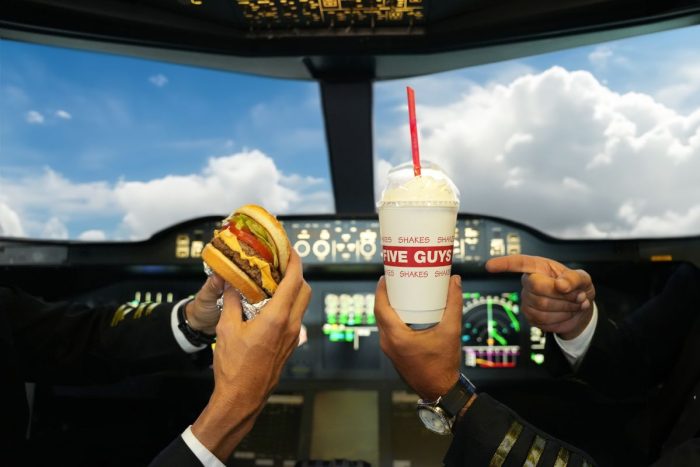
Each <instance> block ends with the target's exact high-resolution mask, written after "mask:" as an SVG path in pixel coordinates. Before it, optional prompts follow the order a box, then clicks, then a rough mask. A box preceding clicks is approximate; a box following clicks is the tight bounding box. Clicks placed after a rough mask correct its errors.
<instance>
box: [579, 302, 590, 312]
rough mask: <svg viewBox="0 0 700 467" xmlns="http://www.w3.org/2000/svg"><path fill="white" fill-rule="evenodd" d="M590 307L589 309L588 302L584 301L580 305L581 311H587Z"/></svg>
mask: <svg viewBox="0 0 700 467" xmlns="http://www.w3.org/2000/svg"><path fill="white" fill-rule="evenodd" d="M590 307H591V302H589V301H588V300H586V301H585V302H583V303H582V304H581V309H582V310H587V309H589V308H590Z"/></svg>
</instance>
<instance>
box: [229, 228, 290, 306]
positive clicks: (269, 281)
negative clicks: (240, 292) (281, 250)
mask: <svg viewBox="0 0 700 467" xmlns="http://www.w3.org/2000/svg"><path fill="white" fill-rule="evenodd" d="M218 235H219V238H221V240H223V241H224V243H226V245H227V246H228V247H229V248H230V249H232V250H233V251H235V252H236V253H238V254H239V255H241V258H243V259H244V260H245V261H248V264H250V265H251V266H255V267H257V268H258V269H260V278H261V279H262V286H263V289H265V290H266V291H267V292H269V293H270V294H273V293H275V290H277V282H275V280H274V279H273V278H272V272H271V271H270V263H268V262H267V261H265V260H262V259H260V258H257V257H255V256H248V255H247V254H246V252H245V251H243V248H241V244H240V243H239V242H238V238H236V236H235V235H233V234H232V233H231V231H230V230H228V229H224V230H220V231H219V232H218Z"/></svg>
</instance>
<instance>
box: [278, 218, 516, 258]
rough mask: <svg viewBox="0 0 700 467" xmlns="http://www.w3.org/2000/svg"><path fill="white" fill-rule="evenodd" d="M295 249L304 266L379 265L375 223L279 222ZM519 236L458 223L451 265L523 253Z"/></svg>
mask: <svg viewBox="0 0 700 467" xmlns="http://www.w3.org/2000/svg"><path fill="white" fill-rule="evenodd" d="M282 223H283V225H284V227H285V229H286V230H287V233H288V235H289V238H290V240H291V241H292V244H293V246H294V249H295V250H296V251H297V253H299V256H301V257H302V259H303V261H304V263H307V264H328V263H340V264H352V263H375V262H381V260H382V258H381V245H380V240H379V222H378V221H376V220H349V221H342V220H335V221H322V220H319V221H282ZM521 238H522V234H521V232H520V231H518V230H517V229H514V228H508V227H507V226H505V225H503V224H500V223H497V222H493V221H489V220H486V219H480V218H473V219H469V218H465V219H459V220H458V221H457V225H456V227H455V242H454V250H453V261H454V262H465V263H469V262H474V263H478V262H482V261H485V260H486V259H488V258H489V257H492V256H502V255H505V254H519V253H521V252H522V240H521Z"/></svg>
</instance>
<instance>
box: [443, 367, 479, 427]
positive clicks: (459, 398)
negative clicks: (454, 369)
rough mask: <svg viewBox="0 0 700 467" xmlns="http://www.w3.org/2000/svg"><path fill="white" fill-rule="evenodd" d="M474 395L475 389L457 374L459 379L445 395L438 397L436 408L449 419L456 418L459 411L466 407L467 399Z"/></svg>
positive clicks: (463, 377) (467, 380)
mask: <svg viewBox="0 0 700 467" xmlns="http://www.w3.org/2000/svg"><path fill="white" fill-rule="evenodd" d="M475 393H476V387H474V385H473V384H472V382H471V381H469V379H468V378H467V377H466V376H464V375H463V374H461V373H460V374H459V379H458V380H457V382H456V383H455V385H454V386H452V388H451V389H450V390H449V391H447V394H445V395H444V396H442V397H440V399H439V400H438V406H439V407H440V408H441V409H443V410H444V411H445V412H446V413H447V415H448V416H449V417H451V418H454V417H456V416H457V415H458V414H459V412H460V410H462V408H463V407H464V406H465V405H467V402H469V399H470V398H471V397H472V396H473V395H474V394H475Z"/></svg>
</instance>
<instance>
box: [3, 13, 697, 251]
mask: <svg viewBox="0 0 700 467" xmlns="http://www.w3.org/2000/svg"><path fill="white" fill-rule="evenodd" d="M699 43H700V28H698V27H692V28H685V29H681V30H676V31H669V32H664V33H658V34H654V35H649V36H639V37H636V38H630V39H626V40H622V41H616V42H613V43H608V44H599V45H593V46H587V47H581V48H577V49H571V50H566V51H560V52H554V53H549V54H544V55H539V56H533V57H526V58H523V59H519V60H512V61H508V62H502V63H494V64H489V65H484V66H479V67H472V68H468V69H463V70H457V71H453V72H448V73H441V74H436V75H432V76H427V77H419V78H414V79H410V80H398V81H392V82H386V83H379V84H377V85H376V86H375V158H376V160H377V164H378V165H377V173H378V179H381V176H382V174H383V173H384V172H385V171H386V168H387V167H388V166H390V165H392V164H396V163H398V162H401V161H403V160H404V158H406V157H408V156H407V154H408V150H407V145H408V135H407V132H406V131H405V125H406V112H405V94H404V88H405V86H406V85H407V84H408V85H412V86H413V87H414V88H415V89H416V92H417V101H418V106H419V115H418V118H419V124H420V125H421V136H422V144H423V147H424V151H432V153H431V155H434V156H435V159H436V160H438V161H441V162H442V163H443V164H444V165H446V166H448V167H451V168H454V169H457V168H458V167H459V166H460V164H463V163H466V162H465V161H467V160H470V161H471V162H469V165H468V166H466V167H463V169H464V170H461V169H460V170H458V171H457V172H456V173H458V174H459V177H464V179H461V178H459V177H457V176H456V175H454V174H453V176H455V177H457V178H458V179H457V180H456V181H457V182H458V185H460V187H463V188H462V191H463V193H468V194H469V195H470V196H469V199H468V200H466V201H467V202H464V201H463V204H462V206H463V208H465V210H468V211H470V212H482V213H487V214H495V215H501V216H504V217H508V218H512V219H515V220H519V221H522V222H526V223H529V224H533V225H534V226H536V227H540V228H542V229H543V230H545V231H548V232H550V233H554V234H559V235H563V236H588V237H590V236H609V235H612V236H627V235H632V236H634V235H662V234H663V232H665V231H673V232H675V233H677V232H678V231H679V228H680V229H681V230H682V232H681V233H683V232H685V231H687V232H690V233H693V232H694V233H698V232H700V203H696V204H697V206H696V204H693V203H691V204H688V203H686V204H683V203H680V204H679V202H678V200H677V199H676V198H668V199H665V200H664V202H665V204H660V203H658V202H656V201H655V200H651V199H646V198H644V195H643V194H640V193H639V192H637V191H635V189H634V187H633V184H632V183H630V187H629V188H628V189H627V190H626V191H624V190H622V191H620V193H619V194H618V195H617V196H616V197H615V196H612V195H611V196H610V197H608V198H605V199H602V198H600V195H599V193H600V191H606V190H605V188H604V187H598V188H596V186H597V183H602V182H597V181H596V180H613V179H614V178H612V177H613V175H614V174H613V172H612V170H613V168H615V165H616V164H618V163H619V164H622V161H623V160H628V159H626V158H628V157H631V156H629V155H628V154H627V153H624V154H622V155H619V154H618V153H619V150H617V149H614V148H613V146H615V145H618V146H619V144H618V143H619V142H620V141H624V142H625V144H626V145H627V146H628V147H630V148H633V149H630V151H632V152H634V153H635V154H647V152H648V151H647V152H645V149H644V148H647V146H649V147H651V146H650V145H652V143H653V144H654V148H655V152H654V154H663V153H666V152H668V153H669V154H677V155H678V157H677V158H676V159H674V161H676V162H674V163H675V164H681V163H682V164H686V165H687V164H696V163H697V161H698V159H700V154H698V153H697V151H696V146H695V140H694V139H693V134H694V133H693V132H694V131H695V130H696V118H695V117H694V113H695V112H696V111H697V109H698V108H699V107H700V50H699V49H698V48H696V47H693V44H699ZM557 70H559V71H557ZM578 71H585V72H587V74H584V75H581V74H576V73H577V72H578ZM538 86H539V87H538ZM542 86H551V89H552V92H551V93H549V92H539V91H538V89H540V88H541V87H542ZM573 89H577V90H578V91H572V90H573ZM530 92H531V93H532V94H528V93H530ZM586 96H589V97H591V98H590V99H588V97H586ZM0 99H1V102H2V106H0V227H1V228H2V229H3V231H4V232H5V233H6V234H7V233H9V234H12V235H22V236H32V237H56V238H66V237H68V238H85V239H98V240H99V239H111V238H115V239H117V238H120V239H121V238H143V237H146V236H148V235H150V234H152V233H153V232H154V231H156V230H158V229H160V228H163V227H166V226H168V225H170V224H172V223H174V222H177V221H180V220H183V219H184V218H186V217H192V216H195V215H205V214H225V213H226V211H227V210H228V209H230V208H231V207H235V205H236V204H237V203H241V202H248V201H257V202H267V203H268V204H269V206H268V207H270V208H271V209H272V210H274V211H276V212H278V213H286V212H329V211H331V210H332V195H331V188H330V182H329V172H328V164H327V155H326V145H325V139H324V130H323V126H322V116H321V108H320V101H319V92H318V87H317V85H316V84H315V83H310V82H301V81H285V80H278V79H268V78H261V77H256V76H247V75H240V74H234V73H228V72H221V71H214V70H208V69H197V68H191V67H184V66H177V65H172V64H167V63H161V62H154V61H146V60H139V59H133V58H127V57H121V56H113V55H103V54H94V53H88V52H82V51H75V50H67V49H57V48H51V47H44V46H37V45H31V44H24V43H17V42H12V41H0ZM534 99H539V101H537V102H535V101H534ZM482 105H483V106H484V109H485V112H486V113H488V112H489V109H496V108H498V109H500V110H499V112H500V113H498V114H497V115H496V117H494V120H493V122H492V123H491V124H490V125H489V126H488V128H481V129H480V130H479V134H478V135H476V134H474V135H471V136H470V130H471V129H473V128H477V127H479V125H480V124H481V123H482V121H481V120H482V119H480V118H477V117H474V116H469V114H470V109H473V108H474V106H482ZM608 107H611V109H612V110H611V109H608ZM630 108H634V109H636V110H635V111H634V112H633V111H630V110H629V109H630ZM601 109H602V110H601ZM555 110H556V112H558V113H554V112H555ZM494 112H495V110H494ZM540 113H541V115H540ZM599 114H600V115H603V117H601V116H600V115H599ZM511 115H521V119H520V121H518V122H510V119H509V117H510V116H511ZM552 115H554V116H552ZM643 115H648V118H647V119H646V120H644V121H643V120H641V118H642V117H641V116H643ZM699 115H700V114H699ZM529 116H533V119H534V117H535V116H536V117H537V119H539V120H538V121H541V122H544V123H542V125H539V126H538V125H534V123H533V121H534V120H531V119H530V118H529ZM601 118H602V119H603V120H604V125H603V126H601V127H600V128H599V125H598V123H599V122H600V120H601ZM567 119H569V120H571V121H572V122H574V123H572V125H571V127H564V126H562V124H561V122H560V121H561V120H563V121H566V120H567ZM621 121H622V122H623V123H620V122H621ZM508 125H510V126H508ZM501 126H503V127H507V128H508V130H507V131H505V130H504V131H498V127H501ZM579 128H581V131H580V132H579V131H578V129H579ZM620 128H628V129H629V128H634V130H632V133H630V132H629V131H628V132H627V133H625V132H624V131H623V130H620ZM669 128H670V130H669ZM678 128H680V129H678ZM625 131H626V130H625ZM451 132H452V133H451ZM667 133H668V134H669V135H670V136H669V137H668V138H667V139H663V141H661V140H658V138H657V139H654V138H656V137H657V136H658V135H659V134H667ZM579 134H580V135H585V138H582V139H581V140H580V141H577V139H578V136H577V135H579ZM445 135H452V136H450V138H451V139H450V140H449V141H450V142H449V143H445ZM465 135H466V136H465ZM567 135H568V136H567ZM611 135H612V136H611ZM655 135H656V136H655ZM477 136H478V138H477ZM470 137H471V138H472V139H469V138H470ZM513 138H515V139H513ZM698 138H700V136H699V137H698ZM477 139H478V144H479V151H480V153H479V154H478V158H477V159H474V160H471V159H470V158H471V157H476V155H473V154H472V152H474V151H475V150H474V144H476V142H477ZM652 140H653V141H652ZM553 141H554V142H555V143H552V142H553ZM650 141H651V142H650ZM659 141H661V142H659ZM523 143H526V144H525V145H523ZM553 144H554V145H556V146H557V148H556V151H554V152H556V153H557V154H562V155H565V154H570V155H572V156H571V157H570V158H569V159H567V160H570V161H572V162H571V164H573V161H574V160H575V157H574V155H575V154H578V153H579V152H581V151H580V149H581V147H582V146H586V151H587V152H586V154H587V156H586V157H588V158H589V159H591V161H592V160H593V159H595V158H596V157H597V158H598V159H596V161H598V162H595V163H593V162H591V161H588V162H586V160H584V159H581V161H578V162H577V163H578V164H579V167H578V168H572V165H571V164H569V165H566V164H564V163H563V162H562V163H561V164H559V165H561V167H560V169H561V172H551V173H549V172H547V171H546V170H539V169H538V164H548V159H547V158H548V157H552V152H553V151H552V146H553ZM528 145H529V146H528ZM659 145H667V146H664V147H665V148H667V149H668V151H665V149H663V148H661V146H659ZM525 146H528V147H529V149H527V151H525V149H523V148H525ZM618 146H615V147H618ZM516 147H517V148H519V149H518V151H520V152H518V153H517V154H518V155H516V152H517V151H516V152H513V151H515V149H514V148H516ZM699 147H700V146H699ZM484 148H490V149H488V151H492V153H490V152H488V151H487V150H485V149H484ZM503 148H505V149H503ZM601 148H603V149H601ZM611 148H612V149H611ZM640 148H641V149H640ZM659 148H661V149H659ZM678 148H680V149H678ZM523 151H524V152H523ZM601 151H602V152H601ZM615 151H618V152H615ZM511 152H512V154H511ZM531 153H532V154H535V153H536V154H538V156H537V157H538V159H534V156H533V159H532V160H531V159H528V157H530V155H531ZM516 157H519V159H517V158H516ZM562 157H563V156H562ZM581 157H583V156H581ZM645 157H646V156H645ZM654 157H656V156H648V157H647V158H646V159H644V160H643V161H644V164H642V168H644V167H646V165H648V169H649V170H651V168H652V167H655V165H654V164H657V163H658V164H660V165H659V166H660V167H664V161H663V160H660V161H656V162H655V161H654V160H653V158H654ZM499 158H500V159H499ZM494 160H495V161H497V162H498V163H499V164H500V165H495V166H491V165H488V164H487V163H486V162H487V161H494ZM630 160H632V159H630ZM639 160H641V159H639ZM680 160H682V161H681V162H677V161H680ZM600 161H603V162H600ZM688 161H690V162H688ZM599 162H600V163H599ZM528 164H530V165H528ZM596 164H597V165H596ZM628 165H629V163H628ZM603 166H605V167H608V169H606V170H608V172H604V171H602V172H601V170H602V169H601V167H603ZM221 167H225V168H226V170H230V171H231V173H230V174H229V173H227V174H223V175H222V174H221V173H215V172H217V171H221ZM243 168H245V169H246V170H243ZM248 169H249V170H248ZM479 170H482V171H483V172H479ZM616 170H619V169H616ZM496 172H498V173H501V174H505V175H504V178H502V179H501V178H498V176H496ZM545 172H547V173H548V175H547V176H548V177H549V178H547V179H546V180H539V181H538V182H537V186H535V181H536V180H537V177H539V176H541V175H542V174H543V173H545ZM584 172H585V173H584ZM593 172H595V174H592V173H593ZM687 172H688V167H679V168H678V170H677V173H676V172H674V173H672V174H669V180H668V183H669V186H679V185H678V184H679V183H681V182H682V181H683V180H681V179H682V178H683V177H684V175H683V174H684V173H687ZM645 173H647V172H645V170H644V169H643V170H642V171H641V172H640V175H639V176H640V177H643V176H645ZM261 174H263V175H261ZM265 174H270V176H266V175H265ZM467 174H468V175H467ZM492 175H493V178H492V179H491V178H489V177H491V176H492ZM474 176H476V177H478V178H479V179H483V180H486V181H487V182H489V183H490V185H488V186H487V185H485V186H484V187H483V189H484V190H486V191H484V199H486V198H489V199H492V202H491V201H489V202H486V201H484V202H480V200H481V199H482V197H481V194H480V193H481V192H478V191H474V190H476V188H475V187H476V186H477V185H478V184H474V183H472V182H471V181H470V180H471V178H470V177H474ZM246 177H247V178H246ZM260 177H263V178H264V180H262V181H261V180H260ZM256 180H257V182H256ZM555 181H556V183H554V182H555ZM378 183H380V182H379V181H378ZM562 183H563V184H564V186H566V187H568V188H571V187H572V186H574V187H578V189H579V192H578V194H577V195H576V198H572V200H573V202H575V203H577V206H578V205H580V207H581V209H583V211H582V212H583V213H585V214H586V215H587V216H590V219H591V220H590V222H579V221H578V220H577V219H576V218H574V217H571V218H570V217H567V216H566V215H565V212H566V209H565V207H561V209H558V208H557V209H553V212H552V213H551V215H550V216H549V217H544V218H538V217H537V216H530V215H529V214H528V211H532V210H533V209H531V207H534V206H537V205H538V203H542V202H546V200H547V199H549V198H548V196H552V192H551V191H550V192H547V191H546V190H544V188H542V187H545V186H546V187H549V188H548V189H549V190H558V189H560V188H561V186H559V185H561V184H562ZM688 183H691V182H690V181H688ZM557 184H559V185H557ZM696 184H697V183H696ZM581 187H584V188H585V189H586V190H588V191H586V190H583V189H582V188H581ZM188 190H190V191H189V194H188V196H186V198H184V199H183V196H184V192H186V191H188ZM234 190H235V193H232V192H233V191H234ZM491 190H495V191H496V193H497V194H498V195H497V196H494V194H493V193H492V191H491ZM513 190H515V191H517V190H521V191H522V192H518V193H516V192H515V191H513ZM582 190H583V191H582ZM584 192H585V193H587V194H586V195H584V194H583V193H584ZM270 193H273V195H272V196H270V195H269V194H270ZM694 194H695V192H693V195H694ZM557 195H560V193H557ZM698 195H699V196H698V199H699V200H700V193H698ZM266 196H267V197H266ZM572 196H573V195H572ZM582 196H586V197H587V198H586V199H587V200H588V201H585V202H582V201H580V200H581V198H582ZM514 197H515V198H516V199H518V200H525V201H522V203H530V204H521V205H519V207H518V209H517V210H514V208H513V207H512V206H513V204H514V202H513V199H514ZM559 197H560V196H559ZM685 198H689V195H688V193H686V194H685ZM692 198H693V196H690V199H691V200H692ZM212 199H221V201H219V202H218V204H214V203H212V202H211V200H212ZM197 203H199V204H197ZM516 204H517V203H516ZM602 204H604V205H606V206H608V205H609V206H610V208H609V209H607V210H602V209H600V208H599V206H601V205H602ZM137 205H138V206H137ZM141 205H143V206H141ZM205 205H206V207H203V206H205ZM183 206H185V207H183ZM528 206H530V208H529V207H528ZM696 207H697V219H696V211H695V209H696ZM538 210H540V211H541V209H538ZM560 210H561V215H560V216H559V214H557V213H559V211H560ZM155 211H157V214H154V212H155ZM630 213H631V214H630ZM555 215H557V216H559V217H557V220H556V221H555V220H550V218H551V217H552V216H555ZM696 221H697V222H696ZM653 225H663V226H665V227H664V229H666V230H663V229H662V230H658V231H656V230H654V229H653V228H651V227H649V226H653ZM679 226H681V227H679ZM640 229H641V230H640ZM645 229H646V230H645ZM650 229H651V230H650ZM683 229H685V230H683Z"/></svg>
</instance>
